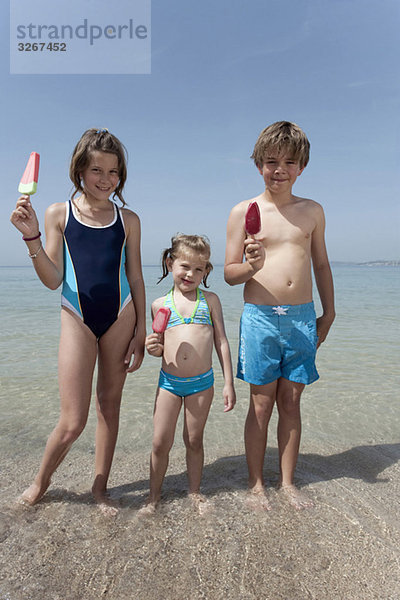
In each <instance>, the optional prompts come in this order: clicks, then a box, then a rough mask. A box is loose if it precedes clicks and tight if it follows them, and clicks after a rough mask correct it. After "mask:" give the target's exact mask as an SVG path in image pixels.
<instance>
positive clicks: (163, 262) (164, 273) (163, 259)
mask: <svg viewBox="0 0 400 600" xmlns="http://www.w3.org/2000/svg"><path fill="white" fill-rule="evenodd" d="M171 251H172V248H166V249H165V250H164V252H163V253H162V257H161V267H162V275H161V277H160V279H159V280H158V281H157V283H160V281H162V280H163V279H165V278H166V277H167V276H168V273H169V271H168V266H167V258H169V257H170V256H171Z"/></svg>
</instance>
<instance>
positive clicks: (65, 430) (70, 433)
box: [59, 420, 86, 446]
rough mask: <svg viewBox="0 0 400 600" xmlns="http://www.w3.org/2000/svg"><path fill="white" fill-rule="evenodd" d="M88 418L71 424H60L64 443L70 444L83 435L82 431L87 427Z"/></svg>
mask: <svg viewBox="0 0 400 600" xmlns="http://www.w3.org/2000/svg"><path fill="white" fill-rule="evenodd" d="M85 425H86V420H85V421H78V422H77V423H73V424H69V425H60V426H59V428H60V438H61V442H62V444H65V445H67V446H68V445H70V444H72V443H73V442H75V440H77V439H78V437H79V436H80V435H81V433H82V431H83V430H84V429H85Z"/></svg>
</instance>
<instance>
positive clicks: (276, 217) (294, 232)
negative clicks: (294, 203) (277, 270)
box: [257, 209, 315, 246]
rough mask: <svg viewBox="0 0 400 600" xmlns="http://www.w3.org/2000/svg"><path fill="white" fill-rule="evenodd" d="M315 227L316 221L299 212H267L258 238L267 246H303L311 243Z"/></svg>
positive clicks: (293, 210)
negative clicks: (286, 243) (278, 244)
mask: <svg viewBox="0 0 400 600" xmlns="http://www.w3.org/2000/svg"><path fill="white" fill-rule="evenodd" d="M314 227H315V221H314V219H313V218H312V217H311V216H310V215H309V214H302V213H301V212H300V211H299V210H295V209H292V210H286V211H284V212H283V211H282V212H280V211H269V212H268V211H266V212H265V213H264V214H263V215H262V229H261V232H260V234H259V235H258V236H257V237H258V238H259V239H261V240H262V241H264V242H265V243H266V244H271V243H285V242H289V243H290V242H291V243H294V244H300V245H302V246H303V245H308V244H309V243H310V241H311V236H312V232H313V230H314Z"/></svg>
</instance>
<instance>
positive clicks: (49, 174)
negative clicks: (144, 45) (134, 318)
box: [0, 0, 400, 265]
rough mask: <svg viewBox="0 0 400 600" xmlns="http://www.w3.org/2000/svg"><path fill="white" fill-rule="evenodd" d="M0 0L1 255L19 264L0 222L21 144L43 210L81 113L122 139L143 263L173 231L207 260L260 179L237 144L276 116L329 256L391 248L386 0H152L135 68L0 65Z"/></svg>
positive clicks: (392, 65) (62, 195) (4, 33)
mask: <svg viewBox="0 0 400 600" xmlns="http://www.w3.org/2000/svg"><path fill="white" fill-rule="evenodd" d="M86 1H87V0H86ZM64 3H65V2H64V0H59V1H58V2H57V3H54V2H52V4H53V5H56V4H59V5H61V4H64ZM7 4H8V3H7V2H3V3H1V8H0V23H1V26H0V27H1V40H2V45H3V52H1V53H0V65H1V75H0V77H1V97H0V98H1V99H0V102H1V134H2V140H3V143H2V146H1V149H0V152H1V160H0V164H1V181H2V184H3V196H4V197H3V202H2V204H1V211H2V218H1V221H0V227H1V232H0V233H1V235H0V247H1V252H0V256H1V259H0V264H1V265H25V264H29V259H28V258H27V256H26V249H25V245H24V244H23V243H22V242H21V240H20V235H19V234H18V232H17V231H16V230H14V228H13V227H12V226H11V224H10V223H9V215H10V213H11V210H12V208H13V206H14V204H15V200H16V198H17V196H18V194H17V186H18V183H19V180H20V177H21V175H22V172H23V169H24V167H25V163H26V160H27V157H28V156H29V153H30V152H31V151H32V150H36V151H37V152H39V153H40V154H41V170H40V176H39V187H38V192H37V194H36V195H35V196H34V197H33V202H34V205H35V207H36V209H37V212H38V214H39V217H40V219H41V221H42V223H43V215H44V211H45V208H46V207H47V206H48V205H49V204H50V203H52V202H57V201H64V200H65V199H67V198H68V197H69V194H70V190H71V184H70V181H69V179H68V163H69V158H70V155H71V152H72V149H73V147H74V145H75V143H76V141H77V140H78V139H79V137H80V135H81V134H82V133H83V131H84V130H85V129H87V128H89V127H93V126H94V127H108V129H109V130H110V131H112V132H113V133H115V135H117V136H118V137H119V138H120V139H121V141H122V142H123V143H124V144H125V146H126V147H127V149H128V152H129V177H128V182H127V185H126V190H125V191H126V193H125V197H126V200H127V201H128V203H129V207H130V208H132V209H133V210H135V211H136V212H137V213H138V214H139V216H140V218H141V221H142V234H143V243H142V251H143V263H144V264H158V262H159V257H160V254H161V251H162V249H163V248H164V247H166V246H168V245H169V240H170V237H171V235H173V234H174V233H175V232H177V231H183V232H185V233H202V234H206V235H208V237H209V238H210V240H211V244H212V250H213V261H214V263H221V262H223V256H224V246H225V229H226V221H227V218H228V215H229V212H230V209H231V207H232V206H233V205H235V204H236V203H237V202H239V201H241V200H243V199H245V198H250V197H253V196H255V195H257V194H258V193H260V192H261V191H262V189H263V188H262V179H261V177H260V175H259V174H258V172H257V170H256V168H255V167H254V165H253V163H252V161H251V160H250V158H249V156H250V155H251V153H252V149H253V146H254V143H255V141H256V139H257V136H258V134H259V132H260V131H261V129H263V128H264V127H265V126H266V125H268V124H270V123H272V122H274V121H277V120H291V121H295V122H296V123H298V124H299V125H300V126H301V127H302V128H303V129H304V130H305V131H306V133H307V135H308V136H309V139H310V141H311V159H310V163H309V165H308V166H307V168H306V170H305V171H304V173H303V174H302V176H301V177H300V178H299V180H298V181H297V183H296V186H295V189H294V191H295V193H297V194H298V195H300V196H302V195H303V196H306V197H310V198H313V199H315V200H317V201H319V202H321V203H322V204H323V206H324V209H325V213H326V218H327V234H326V237H327V245H328V251H329V256H330V258H331V260H335V261H347V260H348V261H367V260H373V259H399V258H400V251H399V223H400V213H399V185H398V181H399V163H400V160H399V156H400V127H399V125H400V77H399V64H398V63H399V61H398V56H399V46H400V44H399V41H398V40H399V37H398V31H399V26H400V4H399V2H398V0H249V1H248V2H243V1H242V0H241V1H239V0H231V1H230V2H223V1H222V0H203V2H201V3H194V2H187V0H170V1H169V2H162V1H161V0H158V1H155V0H153V2H152V7H151V10H152V23H151V35H152V55H151V59H152V72H151V74H150V75H10V73H9V9H8V6H7ZM116 4H119V5H126V7H128V6H132V5H134V3H133V2H132V1H131V0H130V1H129V2H128V1H127V0H119V1H117V0H116ZM126 10H128V8H126ZM42 229H43V225H42Z"/></svg>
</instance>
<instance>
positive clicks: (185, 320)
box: [141, 234, 236, 514]
mask: <svg viewBox="0 0 400 600" xmlns="http://www.w3.org/2000/svg"><path fill="white" fill-rule="evenodd" d="M209 259H210V246H209V244H208V242H207V241H206V240H205V239H204V238H203V237H201V236H197V235H183V234H179V235H176V236H175V237H173V238H172V245H171V248H168V249H166V250H165V251H164V254H163V258H162V266H163V275H162V277H161V279H160V281H161V280H162V279H164V277H167V275H168V273H171V274H172V278H173V282H174V283H173V287H172V289H171V290H170V291H169V292H168V294H167V295H166V296H162V297H161V298H158V299H157V300H155V301H154V302H153V305H152V315H153V317H154V315H155V314H156V312H157V310H158V309H159V308H160V307H161V306H166V307H168V308H170V310H171V315H170V319H169V322H168V326H167V329H166V331H165V333H152V334H151V335H149V336H148V337H147V338H146V348H147V350H148V352H149V354H151V355H152V356H161V357H162V368H161V372H160V378H159V382H158V388H157V393H156V401H155V407H154V416H153V420H154V435H153V446H152V452H151V459H150V495H149V498H148V501H147V504H146V506H145V507H143V508H142V509H141V513H142V514H146V513H147V514H149V513H153V512H154V511H155V508H156V506H157V504H158V502H159V500H160V495H161V486H162V483H163V480H164V476H165V473H166V470H167V467H168V458H169V452H170V449H171V447H172V444H173V441H174V435H175V429H176V423H177V420H178V416H179V413H180V410H181V407H182V404H183V406H184V429H183V439H184V442H185V446H186V464H187V471H188V479H189V495H190V497H191V499H192V500H193V501H194V503H195V505H196V506H198V508H199V510H201V508H202V506H204V498H203V497H202V496H201V495H200V482H201V476H202V471H203V462H204V451H203V432H204V427H205V424H206V421H207V417H208V413H209V410H210V406H211V402H212V399H213V394H214V387H213V383H214V376H213V370H212V351H213V347H214V345H215V349H216V352H217V354H218V358H219V361H220V363H221V367H222V371H223V374H224V380H225V385H224V388H223V397H224V403H225V409H224V410H225V412H227V411H229V410H231V409H232V408H233V407H234V405H235V401H236V398H235V391H234V388H233V375H232V364H231V355H230V350H229V344H228V340H227V338H226V335H225V328H224V321H223V316H222V309H221V304H220V301H219V299H218V296H217V295H216V294H214V293H213V292H208V291H205V290H201V289H200V288H199V285H200V283H201V282H203V284H204V285H205V286H207V277H208V275H209V273H210V271H211V269H212V265H211V263H210V261H209Z"/></svg>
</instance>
